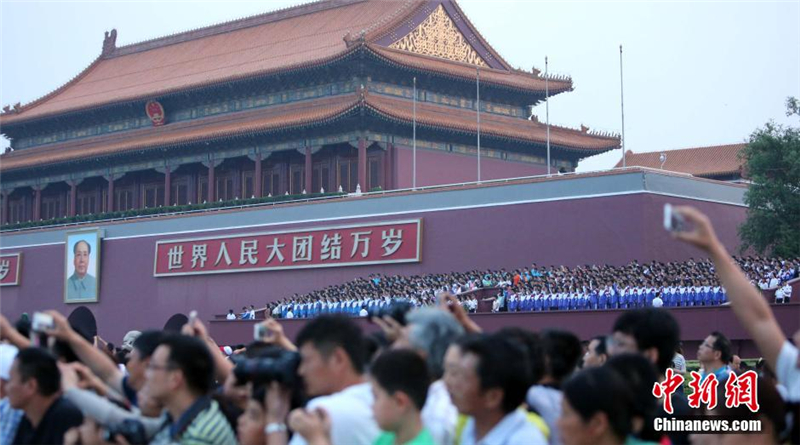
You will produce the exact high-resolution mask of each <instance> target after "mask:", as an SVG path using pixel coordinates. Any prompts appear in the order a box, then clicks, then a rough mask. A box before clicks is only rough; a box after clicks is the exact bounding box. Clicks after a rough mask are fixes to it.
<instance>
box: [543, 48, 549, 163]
mask: <svg viewBox="0 0 800 445" xmlns="http://www.w3.org/2000/svg"><path fill="white" fill-rule="evenodd" d="M544 103H545V113H546V116H547V118H546V121H545V122H546V124H545V125H546V127H547V176H550V84H549V83H548V76H547V56H545V57H544Z"/></svg>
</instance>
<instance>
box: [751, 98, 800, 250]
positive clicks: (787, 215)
mask: <svg viewBox="0 0 800 445" xmlns="http://www.w3.org/2000/svg"><path fill="white" fill-rule="evenodd" d="M786 115H787V116H798V117H800V107H799V106H798V100H797V99H796V98H794V97H789V98H788V99H786ZM739 156H740V157H741V158H742V159H743V160H744V161H745V174H746V176H747V178H748V179H749V180H750V181H752V184H751V185H750V187H749V189H748V190H747V193H746V194H745V203H746V204H747V205H748V210H747V221H745V223H744V224H743V225H742V226H741V227H740V228H739V235H740V236H741V238H742V241H743V243H742V250H745V249H747V248H750V247H752V248H753V249H754V250H756V251H757V252H759V253H767V254H770V255H775V256H782V257H796V256H800V127H795V126H787V125H779V124H776V123H775V122H772V121H770V122H769V123H767V124H766V125H764V127H763V128H759V129H757V130H756V131H754V132H753V134H751V135H750V140H749V142H748V144H747V146H746V147H745V149H744V150H742V152H741V153H740V155H739Z"/></svg>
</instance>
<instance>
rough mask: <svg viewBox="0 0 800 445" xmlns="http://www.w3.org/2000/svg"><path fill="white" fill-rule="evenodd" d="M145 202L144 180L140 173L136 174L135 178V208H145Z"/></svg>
mask: <svg viewBox="0 0 800 445" xmlns="http://www.w3.org/2000/svg"><path fill="white" fill-rule="evenodd" d="M142 201H144V200H143V199H142V178H141V177H140V176H139V174H138V173H134V177H133V203H132V204H133V208H134V209H136V210H138V209H142V208H144V203H142Z"/></svg>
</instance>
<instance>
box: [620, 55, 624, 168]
mask: <svg viewBox="0 0 800 445" xmlns="http://www.w3.org/2000/svg"><path fill="white" fill-rule="evenodd" d="M619 102H620V109H621V110H622V144H621V145H622V167H623V168H625V96H624V95H623V93H622V45H620V46H619Z"/></svg>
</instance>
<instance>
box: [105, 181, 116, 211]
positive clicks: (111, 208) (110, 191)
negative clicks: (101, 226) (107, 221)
mask: <svg viewBox="0 0 800 445" xmlns="http://www.w3.org/2000/svg"><path fill="white" fill-rule="evenodd" d="M106 181H108V204H106V211H107V212H113V211H114V176H113V175H108V176H107V177H106Z"/></svg>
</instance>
